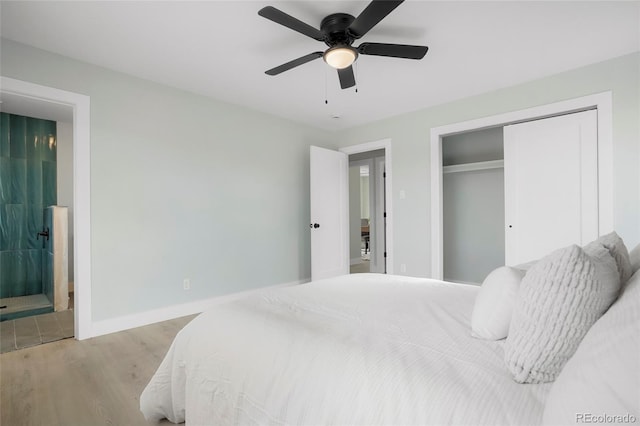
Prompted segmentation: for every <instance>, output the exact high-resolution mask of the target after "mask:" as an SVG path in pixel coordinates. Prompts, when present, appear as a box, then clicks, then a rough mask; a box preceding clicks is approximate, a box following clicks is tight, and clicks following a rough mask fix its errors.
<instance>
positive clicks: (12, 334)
mask: <svg viewBox="0 0 640 426" xmlns="http://www.w3.org/2000/svg"><path fill="white" fill-rule="evenodd" d="M73 334H74V332H73V310H72V309H69V310H67V311H59V312H52V313H50V314H43V315H36V316H32V317H25V318H18V319H15V320H9V321H2V322H0V353H5V352H11V351H15V350H18V349H22V348H27V347H30V346H36V345H40V344H42V343H48V342H53V341H56V340H61V339H66V338H69V337H73Z"/></svg>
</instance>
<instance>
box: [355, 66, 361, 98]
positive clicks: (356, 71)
mask: <svg viewBox="0 0 640 426" xmlns="http://www.w3.org/2000/svg"><path fill="white" fill-rule="evenodd" d="M354 65H355V67H354V68H355V74H356V75H355V79H356V93H358V81H359V80H360V79H359V78H358V64H357V63H355V64H354Z"/></svg>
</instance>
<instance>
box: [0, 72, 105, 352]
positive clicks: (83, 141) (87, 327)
mask: <svg viewBox="0 0 640 426" xmlns="http://www.w3.org/2000/svg"><path fill="white" fill-rule="evenodd" d="M0 93H6V94H10V95H13V96H18V97H23V98H28V99H30V100H33V101H36V102H46V103H50V104H54V105H57V106H60V107H62V108H71V110H72V111H73V212H74V214H73V234H74V251H73V265H74V334H75V339H77V340H83V339H87V338H89V337H92V334H91V333H92V330H91V328H92V327H91V325H92V322H91V101H90V97H89V96H86V95H82V94H79V93H73V92H68V91H65V90H60V89H55V88H52V87H47V86H41V85H39V84H34V83H30V82H26V81H22V80H16V79H13V78H8V77H2V76H0Z"/></svg>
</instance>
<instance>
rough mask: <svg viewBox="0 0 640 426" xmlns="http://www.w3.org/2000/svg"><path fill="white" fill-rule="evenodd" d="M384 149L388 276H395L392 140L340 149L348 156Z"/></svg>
mask: <svg viewBox="0 0 640 426" xmlns="http://www.w3.org/2000/svg"><path fill="white" fill-rule="evenodd" d="M378 149H384V161H385V163H384V164H385V173H386V174H387V178H386V181H385V192H384V196H385V203H386V212H387V231H386V233H385V239H386V252H387V274H393V173H392V172H391V165H392V164H393V162H392V161H391V139H381V140H378V141H373V142H365V143H361V144H357V145H350V146H345V147H343V148H340V152H344V153H345V154H347V155H351V154H360V153H361V152H369V151H375V150H378Z"/></svg>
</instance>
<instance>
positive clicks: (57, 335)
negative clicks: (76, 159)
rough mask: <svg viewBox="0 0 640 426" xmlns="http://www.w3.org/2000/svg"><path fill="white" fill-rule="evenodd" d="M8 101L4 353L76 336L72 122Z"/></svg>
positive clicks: (1, 179)
mask: <svg viewBox="0 0 640 426" xmlns="http://www.w3.org/2000/svg"><path fill="white" fill-rule="evenodd" d="M8 104H9V105H5V102H4V97H3V104H2V112H0V231H1V232H0V334H1V337H2V339H1V345H0V352H8V351H11V350H16V349H21V348H23V347H28V346H33V345H36V344H41V343H46V342H49V341H54V340H59V339H61V338H67V337H73V335H74V315H73V293H72V292H73V287H72V285H71V288H70V286H69V281H70V278H71V280H72V279H73V275H71V276H70V275H69V270H71V271H73V255H72V253H73V250H69V247H72V244H73V232H72V229H73V227H72V226H71V224H72V223H73V222H72V221H70V220H69V210H70V208H68V207H66V206H60V205H59V204H62V203H63V202H64V203H65V204H69V206H71V207H72V206H73V198H72V197H73V182H72V178H73V176H72V173H68V171H69V170H73V167H72V163H73V159H72V152H73V147H72V142H73V130H72V124H71V123H68V122H57V121H55V120H49V119H45V118H40V117H34V116H30V115H22V114H25V113H22V114H14V113H10V112H8V111H7V110H10V109H11V102H9V103H8ZM27 114H28V113H27ZM61 143H62V147H63V149H62V150H61V152H60V153H59V148H60V147H61ZM59 154H61V155H59ZM59 171H62V173H59ZM62 200H64V201H62ZM70 242H71V244H70ZM70 291H71V297H70Z"/></svg>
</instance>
